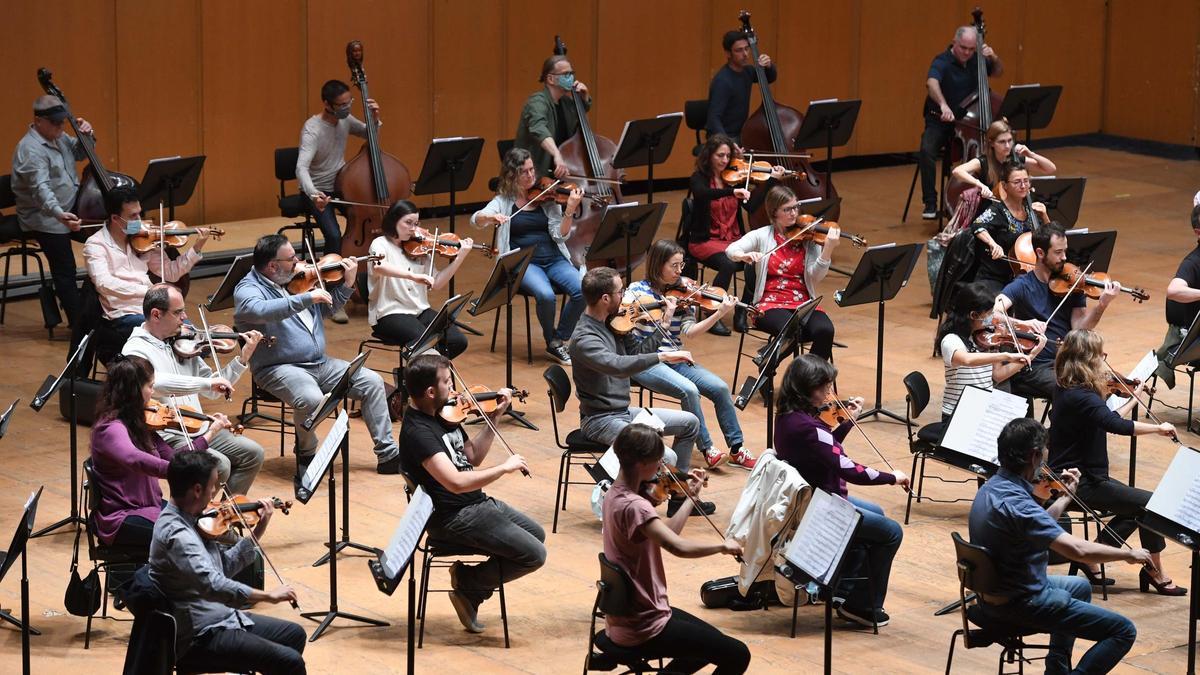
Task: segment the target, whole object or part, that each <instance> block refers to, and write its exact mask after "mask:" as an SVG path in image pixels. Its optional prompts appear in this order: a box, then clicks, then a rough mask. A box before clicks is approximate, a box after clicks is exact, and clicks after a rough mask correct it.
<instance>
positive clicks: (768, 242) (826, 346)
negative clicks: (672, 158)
mask: <svg viewBox="0 0 1200 675" xmlns="http://www.w3.org/2000/svg"><path fill="white" fill-rule="evenodd" d="M765 208H766V211H767V214H768V215H769V216H770V218H771V227H760V228H758V229H756V230H754V231H753V232H750V233H749V234H747V235H745V236H744V237H742V238H741V239H738V240H737V241H735V242H734V243H732V244H730V245H729V247H728V248H726V249H725V255H727V256H728V257H729V259H730V260H733V261H734V262H743V263H751V264H753V265H754V267H755V285H754V304H755V306H756V307H757V308H758V311H759V312H760V313H759V315H758V319H757V320H756V321H755V326H756V327H757V328H759V329H760V330H764V331H766V332H768V333H770V334H772V335H775V334H777V333H778V332H779V331H780V330H783V327H784V325H786V324H787V320H788V318H789V317H790V316H791V315H792V312H793V311H795V309H796V308H797V307H799V306H800V305H802V304H804V303H805V302H807V301H808V299H809V298H811V297H813V295H814V294H816V292H817V284H819V283H821V281H822V280H823V279H824V278H825V275H826V274H828V273H829V264H830V262H832V260H833V257H832V256H833V251H834V249H836V248H837V245H838V241H839V238H840V235H841V230H840V229H839V228H838V227H837V225H836V224H830V225H829V227H828V233H827V234H826V235H825V237H824V239H825V241H824V243H823V244H818V243H816V241H815V239H816V238H815V237H807V236H804V235H802V234H800V233H801V230H800V229H798V225H797V215H798V214H799V213H800V202H799V201H798V200H797V199H796V193H795V192H792V190H791V188H788V187H786V186H783V185H777V186H775V187H773V188H771V191H770V192H768V193H767V198H766V202H765ZM809 232H812V230H811V229H810V230H809ZM796 235H800V236H796ZM793 236H796V239H795V240H793V241H792V242H790V243H786V244H785V243H784V242H786V241H788V239H789V238H791V237H793ZM768 252H769V253H768ZM801 335H802V339H803V340H804V341H805V342H812V347H811V351H812V353H813V354H816V355H818V356H820V357H822V358H824V359H826V360H828V359H830V358H832V357H833V322H832V321H830V320H829V315H827V314H826V313H825V312H824V311H823V310H821V309H820V308H818V309H816V310H815V311H813V313H812V314H810V315H809V318H808V323H806V324H805V325H804V329H803V332H802V334H801Z"/></svg>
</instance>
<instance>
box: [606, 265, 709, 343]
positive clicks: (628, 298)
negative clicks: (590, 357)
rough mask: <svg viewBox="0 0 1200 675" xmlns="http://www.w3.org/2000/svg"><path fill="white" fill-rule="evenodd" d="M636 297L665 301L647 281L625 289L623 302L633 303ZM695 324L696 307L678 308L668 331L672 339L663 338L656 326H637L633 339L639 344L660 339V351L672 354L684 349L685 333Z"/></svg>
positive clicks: (672, 316)
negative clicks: (647, 340)
mask: <svg viewBox="0 0 1200 675" xmlns="http://www.w3.org/2000/svg"><path fill="white" fill-rule="evenodd" d="M635 295H649V296H651V297H653V298H654V299H655V300H658V301H659V302H662V300H663V296H662V294H661V293H659V292H658V291H656V290H654V286H652V285H650V282H649V281H648V280H646V279H643V280H641V281H635V282H634V283H632V284H630V286H629V288H627V289H625V297H624V298H623V301H624V302H632V301H633V298H634V296H635ZM694 323H696V309H695V308H694V307H689V308H687V309H680V308H676V310H675V313H674V314H672V315H671V327H670V328H669V329H667V331H666V332H667V335H669V336H670V339H667V337H665V336H663V334H662V333H660V332H659V331H658V329H657V328H655V324H651V325H644V324H635V325H634V328H633V334H632V335H633V339H634V340H635V341H636V342H638V343H641V341H642V340H645V339H647V338H651V339H658V340H659V345H658V351H660V352H670V351H675V350H678V349H683V336H682V334H683V331H685V330H687V329H688V328H690V327H691V326H692V324H694ZM656 325H658V326H661V325H662V324H661V323H659V324H656Z"/></svg>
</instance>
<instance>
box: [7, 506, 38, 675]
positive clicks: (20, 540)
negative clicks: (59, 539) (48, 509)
mask: <svg viewBox="0 0 1200 675" xmlns="http://www.w3.org/2000/svg"><path fill="white" fill-rule="evenodd" d="M43 489H45V486H42V487H39V488H38V489H37V491H36V492H34V493H33V494H31V495H30V496H29V500H28V501H26V502H25V509H24V511H23V512H22V513H21V519H20V520H18V521H17V529H16V530H15V531H14V532H13V537H12V542H11V543H10V544H9V545H8V550H7V551H5V552H4V559H3V561H0V579H3V578H4V575H5V574H7V573H8V570H9V568H11V567H12V566H13V563H14V562H16V560H17V556H20V557H21V620H20V621H17V620H16V618H14V617H13V616H12V615H11V614H9V613H8V612H4V611H0V619H3V620H4V621H7V622H9V623H11V624H13V625H15V626H17V627H19V628H20V629H21V672H22V673H25V675H28V673H29V636H30V635H41V632H39V631H37V630H35V629H34V628H33V627H32V626H30V625H29V564H28V557H29V556H28V555H27V554H26V549H27V548H28V545H29V538H30V534H29V533H30V532H32V531H33V520H34V517H35V516H36V515H37V506H38V500H39V499H41V497H42V490H43Z"/></svg>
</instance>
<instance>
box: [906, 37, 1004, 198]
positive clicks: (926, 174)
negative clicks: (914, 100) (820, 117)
mask: <svg viewBox="0 0 1200 675" xmlns="http://www.w3.org/2000/svg"><path fill="white" fill-rule="evenodd" d="M978 41H979V35H978V33H976V32H975V27H974V26H960V27H959V28H958V30H956V31H954V40H953V41H952V42H951V43H950V46H949V47H947V48H946V51H944V52H942V53H941V54H938V55H937V56H935V57H934V58H933V62H932V63H930V64H929V74H928V75H927V76H926V79H925V89H926V92H927V96H926V97H925V131H924V132H923V133H922V134H921V151H920V153H919V155H918V158H917V161H918V164H919V166H920V170H921V201H922V203H923V204H924V205H925V206H924V208H922V209H921V217H922V218H924V219H925V220H936V219H937V208H938V206H937V204H938V195H937V158H938V155H939V154H940V153H941V152H942V151H943V150H944V149H945V148H946V141H947V140H949V138H950V135H951V134H953V133H954V120H955V118H956V117H957V116H958V114H956V113H955V111H954V110H953V109H952V108H951V106H957V105H959V103H961V102H962V101H964V100H966V98H967V97H968V96H970V95H971V94H974V93H976V92H977V89H978V85H977V84H976V72H977V70H978V68H979V66H978V63H979V62H978V59H979V56H980V54H982V55H983V58H984V59H986V60H987V74H988V77H995V76H997V75H1000V74H1002V73H1003V72H1004V65H1003V64H1002V63H1000V57H999V56H996V52H994V51H993V50H992V48H991V47H990V46H988V45H983V46H982V47H981V48H980V46H979V45H978ZM977 48H978V51H979V53H976V50H977Z"/></svg>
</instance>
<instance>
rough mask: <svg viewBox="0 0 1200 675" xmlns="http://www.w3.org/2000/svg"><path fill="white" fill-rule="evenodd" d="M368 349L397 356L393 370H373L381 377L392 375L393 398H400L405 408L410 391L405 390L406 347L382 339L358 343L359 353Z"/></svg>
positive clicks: (356, 403)
mask: <svg viewBox="0 0 1200 675" xmlns="http://www.w3.org/2000/svg"><path fill="white" fill-rule="evenodd" d="M367 347H370V348H371V349H378V350H379V351H381V352H392V353H394V354H395V355H396V367H395V368H392V369H391V370H382V369H379V368H372V370H374V371H375V372H377V373H379V374H380V375H382V374H384V373H390V374H391V376H392V385H393V386H395V387H396V389H395V391H394V392H393V393H392V396H399V397H400V403H401V407H403V404H404V403H405V402H406V401H407V400H408V391H407V390H406V389H405V388H404V345H402V344H400V343H398V342H392V341H390V340H384V339H381V338H367V339H366V340H362V341H361V342H359V343H358V353H359V354H361V353H362V351H363V349H366V348H367ZM351 405H358V402H357V401H352V403H351Z"/></svg>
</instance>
